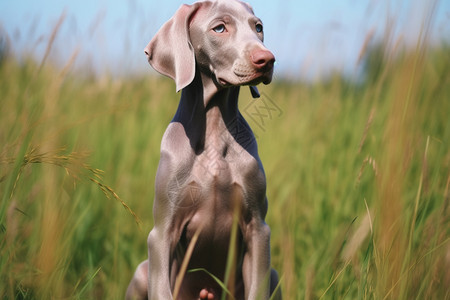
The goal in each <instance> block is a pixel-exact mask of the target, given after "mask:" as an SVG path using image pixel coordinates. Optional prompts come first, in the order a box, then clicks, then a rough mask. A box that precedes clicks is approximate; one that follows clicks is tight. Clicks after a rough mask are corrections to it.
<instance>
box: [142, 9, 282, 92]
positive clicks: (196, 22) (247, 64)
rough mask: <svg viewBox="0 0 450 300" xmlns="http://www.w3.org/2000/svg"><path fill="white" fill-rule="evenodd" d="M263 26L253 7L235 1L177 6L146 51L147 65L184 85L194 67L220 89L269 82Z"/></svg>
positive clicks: (269, 61) (269, 55)
mask: <svg viewBox="0 0 450 300" xmlns="http://www.w3.org/2000/svg"><path fill="white" fill-rule="evenodd" d="M263 40H264V28H263V24H262V22H261V20H260V19H259V18H257V17H256V16H255V15H254V13H253V10H252V8H251V7H250V6H249V5H248V4H246V3H244V2H241V1H239V0H232V1H231V0H216V1H204V2H197V3H194V4H193V5H183V6H181V7H180V8H179V9H178V11H177V12H176V13H175V15H174V16H173V17H172V18H171V19H170V20H169V21H168V22H166V23H165V24H164V25H163V26H162V27H161V29H160V30H159V31H158V32H157V34H156V35H155V37H154V38H153V39H152V40H151V41H150V43H149V44H148V45H147V47H146V48H145V53H146V54H147V56H148V61H149V63H150V64H151V65H152V66H153V68H155V70H157V71H158V72H160V73H162V74H164V75H167V76H169V77H171V78H172V79H174V80H175V83H176V87H177V91H179V90H181V89H183V88H184V87H186V86H188V85H189V84H190V83H191V82H192V81H193V79H194V77H195V72H196V68H198V70H199V71H200V72H202V73H204V74H207V75H209V76H210V77H211V78H212V79H213V80H214V81H215V83H216V85H218V86H219V87H227V86H232V85H256V84H258V83H261V82H263V83H264V84H268V83H270V82H271V80H272V74H273V65H274V62H275V57H274V55H273V54H272V53H271V52H270V51H269V50H267V48H266V47H265V46H264V44H263Z"/></svg>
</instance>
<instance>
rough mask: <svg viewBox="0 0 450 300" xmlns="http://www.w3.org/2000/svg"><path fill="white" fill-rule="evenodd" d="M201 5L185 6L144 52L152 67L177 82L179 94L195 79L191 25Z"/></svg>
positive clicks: (167, 23) (164, 26) (161, 29)
mask: <svg viewBox="0 0 450 300" xmlns="http://www.w3.org/2000/svg"><path fill="white" fill-rule="evenodd" d="M200 5H201V3H194V4H193V5H186V4H184V5H182V6H181V7H180V8H179V9H178V10H177V12H176V13H175V15H174V16H173V17H172V18H171V19H170V20H169V21H167V22H166V23H165V24H164V25H163V26H162V27H161V28H160V29H159V31H158V32H157V33H156V35H155V36H154V37H153V39H152V40H151V41H150V43H149V44H148V45H147V47H145V50H144V52H145V54H146V55H147V57H148V62H149V63H150V65H151V66H152V67H153V68H154V69H155V70H156V71H158V72H159V73H161V74H163V75H166V76H169V77H170V78H172V79H173V80H174V81H175V84H176V88H177V92H178V91H180V90H181V89H183V88H185V87H186V86H188V85H189V84H190V83H191V82H192V80H194V77H195V56H194V49H193V47H192V44H191V41H190V39H189V23H190V19H191V18H192V16H193V15H194V14H195V13H196V12H197V10H198V9H199V8H200Z"/></svg>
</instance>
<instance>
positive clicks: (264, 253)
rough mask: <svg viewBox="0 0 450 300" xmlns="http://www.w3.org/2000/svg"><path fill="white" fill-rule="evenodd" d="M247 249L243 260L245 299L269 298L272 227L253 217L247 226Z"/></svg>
mask: <svg viewBox="0 0 450 300" xmlns="http://www.w3.org/2000/svg"><path fill="white" fill-rule="evenodd" d="M244 238H245V243H246V245H247V251H246V253H245V256H244V262H243V277H244V284H245V299H248V300H254V299H269V279H270V228H269V226H268V225H267V224H266V223H265V222H264V220H262V219H260V218H255V217H254V218H253V219H252V220H251V221H250V222H249V223H248V224H247V225H246V228H245V234H244Z"/></svg>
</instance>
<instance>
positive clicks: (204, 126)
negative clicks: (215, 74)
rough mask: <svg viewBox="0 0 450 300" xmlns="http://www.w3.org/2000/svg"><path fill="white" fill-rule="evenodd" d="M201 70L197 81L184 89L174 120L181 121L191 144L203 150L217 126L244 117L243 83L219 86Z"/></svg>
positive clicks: (196, 148)
mask: <svg viewBox="0 0 450 300" xmlns="http://www.w3.org/2000/svg"><path fill="white" fill-rule="evenodd" d="M201 75H202V74H201V73H197V75H196V76H195V78H194V80H193V82H192V83H191V84H190V85H189V86H187V87H186V88H184V89H183V90H182V91H181V98H180V103H179V105H178V109H177V112H176V113H175V116H174V117H173V119H172V122H178V123H181V124H182V125H183V127H184V129H185V131H186V135H187V136H188V137H189V139H190V142H191V146H192V147H193V148H194V149H195V150H196V151H201V148H202V147H203V145H204V143H205V140H206V139H207V138H208V137H209V136H210V134H211V133H212V134H213V135H214V134H220V132H217V128H220V127H223V125H225V126H229V124H233V123H235V122H236V121H237V118H239V117H240V113H239V110H238V97H239V89H240V87H239V86H232V87H227V88H224V87H219V86H217V85H216V84H215V82H214V81H213V80H212V79H211V78H210V77H208V76H201Z"/></svg>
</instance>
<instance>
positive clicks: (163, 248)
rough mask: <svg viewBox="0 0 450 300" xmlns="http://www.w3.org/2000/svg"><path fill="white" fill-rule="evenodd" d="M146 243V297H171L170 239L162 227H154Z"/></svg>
mask: <svg viewBox="0 0 450 300" xmlns="http://www.w3.org/2000/svg"><path fill="white" fill-rule="evenodd" d="M147 243H148V258H149V264H148V268H149V272H148V288H149V289H148V299H149V300H161V299H172V293H171V291H170V274H169V265H170V262H169V260H170V240H169V238H168V234H166V230H165V229H164V228H159V227H154V228H153V229H152V230H151V231H150V234H149V235H148V239H147Z"/></svg>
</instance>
